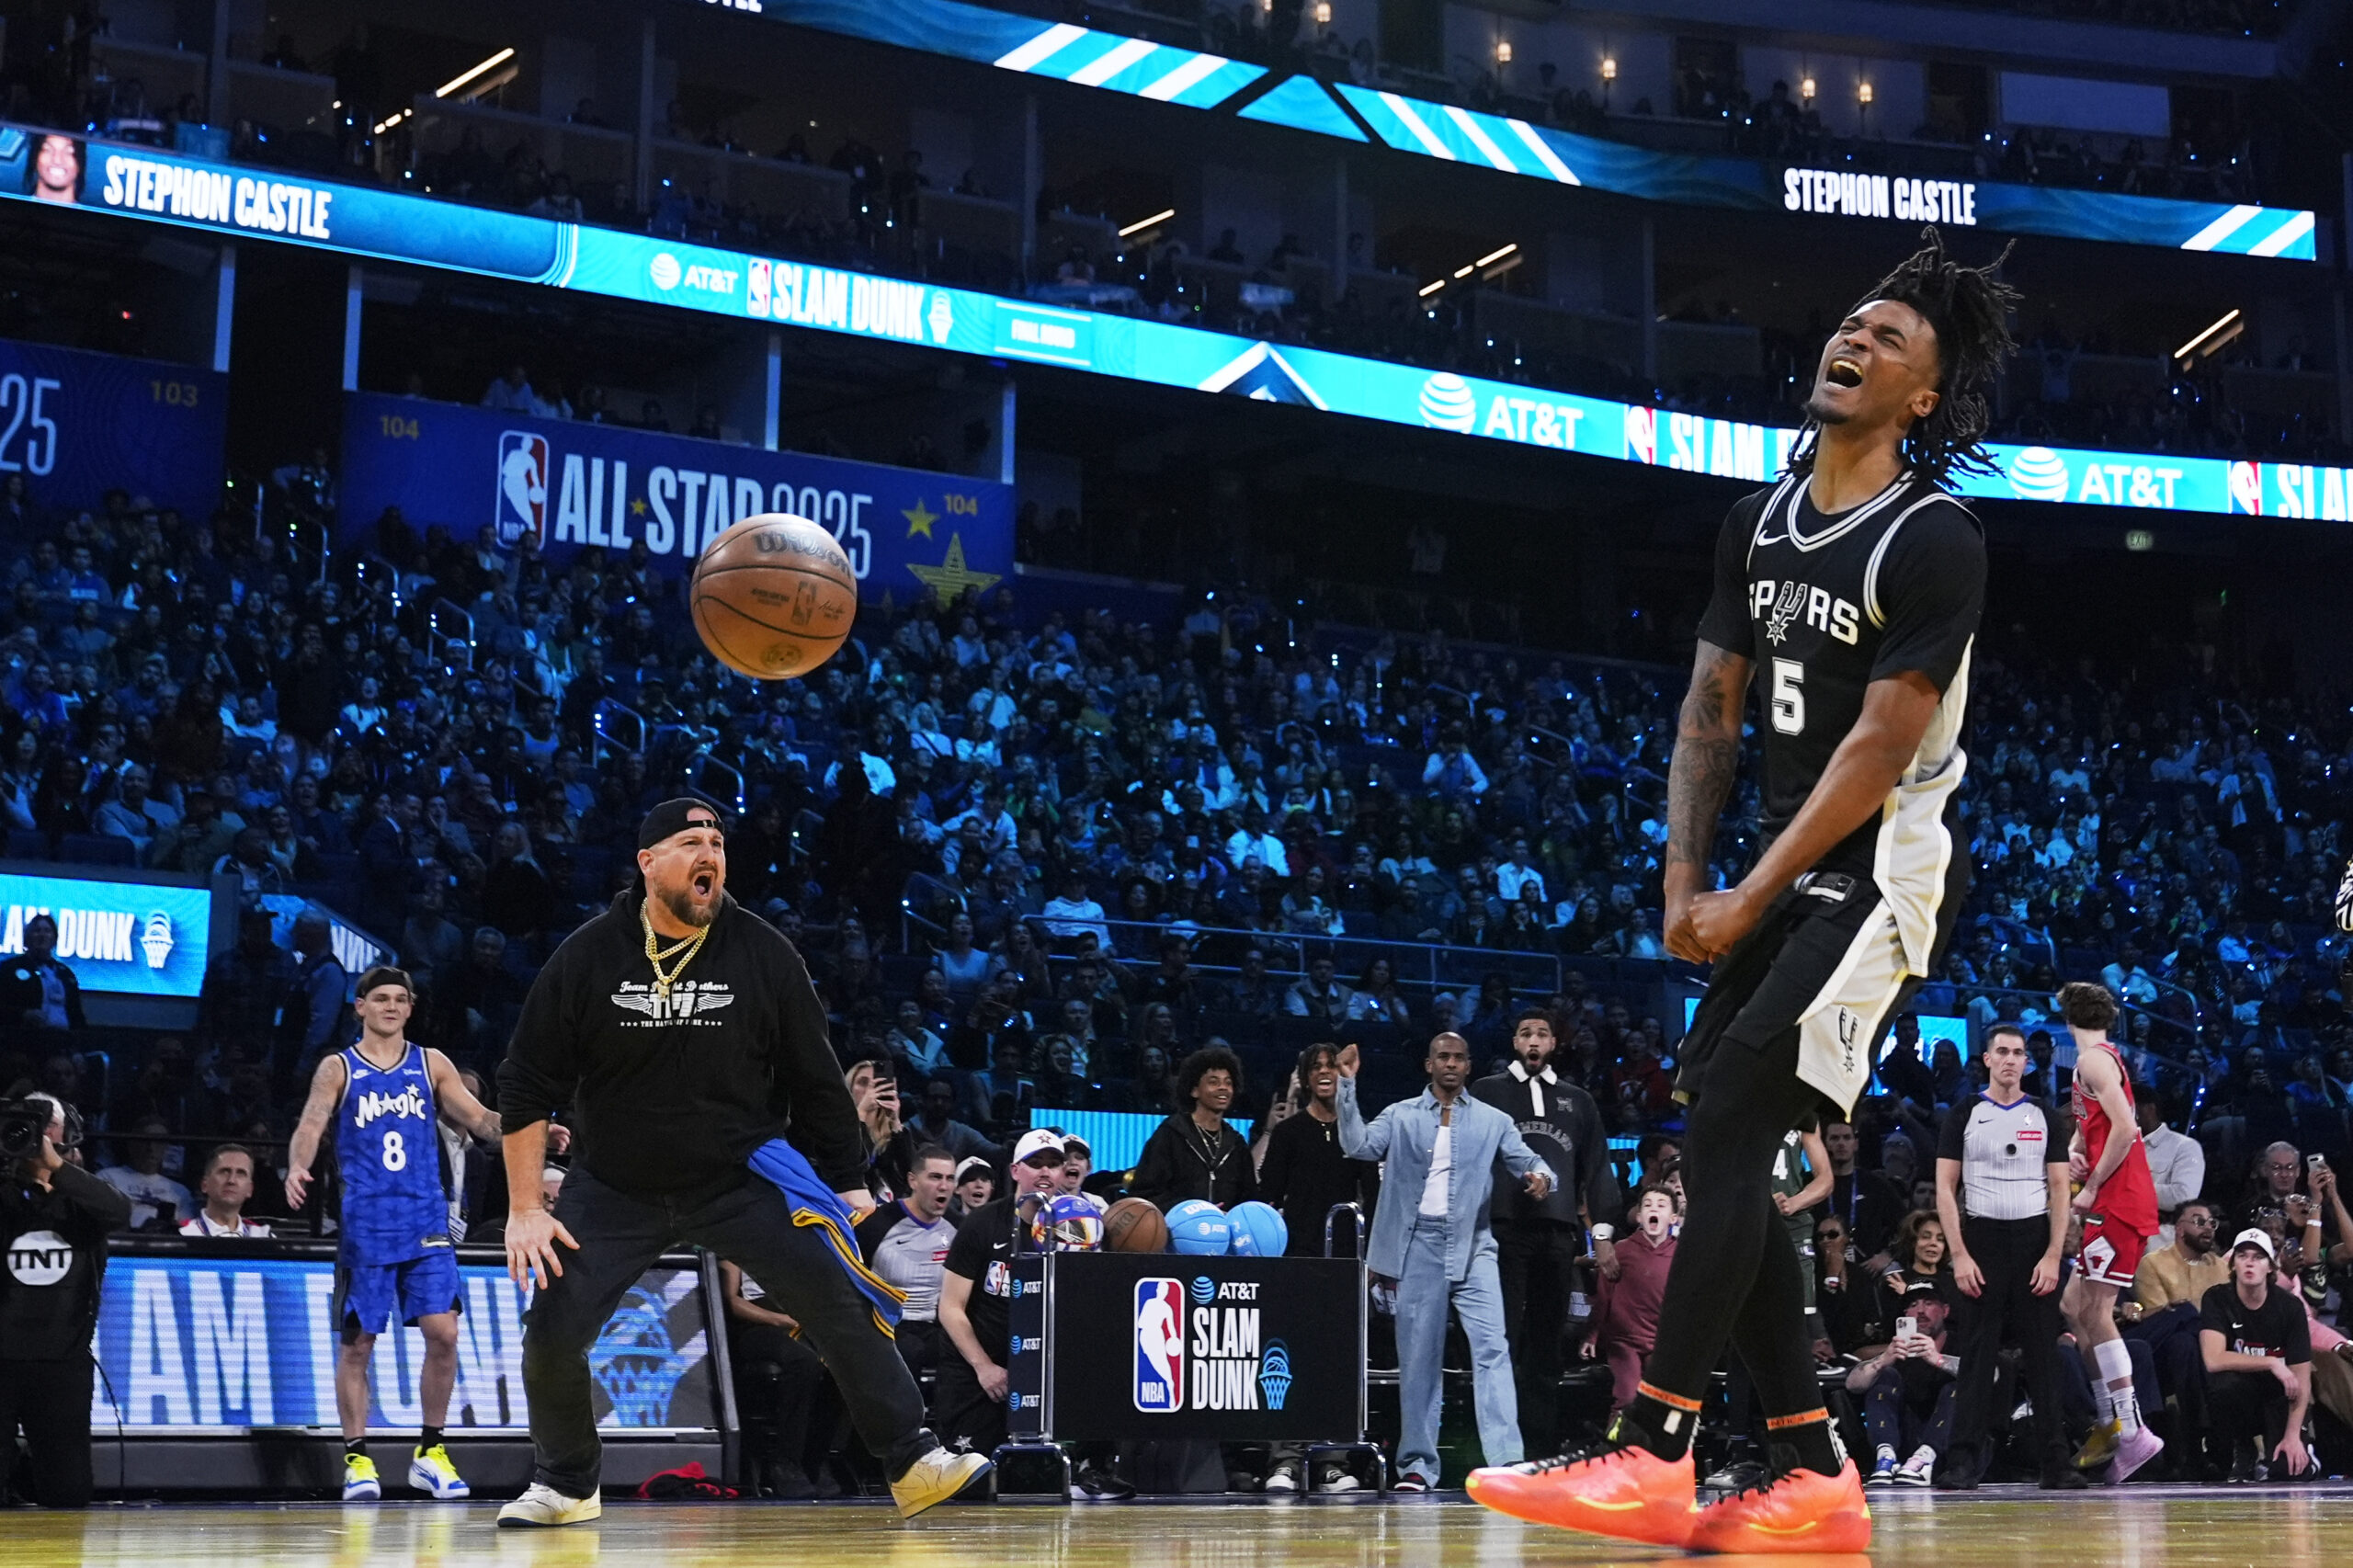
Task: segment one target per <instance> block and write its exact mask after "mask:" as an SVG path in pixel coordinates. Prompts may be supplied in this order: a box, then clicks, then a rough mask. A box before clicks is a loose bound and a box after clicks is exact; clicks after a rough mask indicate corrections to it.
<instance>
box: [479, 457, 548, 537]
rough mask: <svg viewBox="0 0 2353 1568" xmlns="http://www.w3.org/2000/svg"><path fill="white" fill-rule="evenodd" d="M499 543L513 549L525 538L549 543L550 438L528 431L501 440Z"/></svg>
mask: <svg viewBox="0 0 2353 1568" xmlns="http://www.w3.org/2000/svg"><path fill="white" fill-rule="evenodd" d="M492 516H494V517H496V518H497V519H498V542H499V543H501V544H503V545H510V546H511V545H513V544H514V543H515V542H516V541H517V540H519V539H521V538H522V537H523V536H524V535H525V534H527V533H531V534H537V535H539V536H540V542H541V543H545V542H546V540H547V537H548V534H547V524H548V438H547V437H545V436H535V435H533V434H532V433H531V432H530V431H529V430H503V431H501V432H500V433H499V437H498V496H497V499H496V501H495V502H494V503H493V509H492Z"/></svg>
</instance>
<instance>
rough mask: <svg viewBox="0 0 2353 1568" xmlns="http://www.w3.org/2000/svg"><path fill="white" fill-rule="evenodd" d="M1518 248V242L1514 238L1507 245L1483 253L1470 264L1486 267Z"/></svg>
mask: <svg viewBox="0 0 2353 1568" xmlns="http://www.w3.org/2000/svg"><path fill="white" fill-rule="evenodd" d="M1518 248H1519V242H1518V240H1514V241H1512V243H1511V244H1507V245H1506V246H1504V247H1503V248H1502V249H1501V250H1491V251H1489V252H1488V253H1487V254H1486V255H1484V256H1481V257H1480V258H1479V259H1478V260H1476V261H1474V262H1472V264H1471V265H1472V266H1473V267H1486V266H1488V265H1490V264H1491V263H1494V262H1498V261H1501V260H1503V258H1504V257H1506V256H1509V255H1510V254H1511V253H1512V252H1514V251H1516V250H1518Z"/></svg>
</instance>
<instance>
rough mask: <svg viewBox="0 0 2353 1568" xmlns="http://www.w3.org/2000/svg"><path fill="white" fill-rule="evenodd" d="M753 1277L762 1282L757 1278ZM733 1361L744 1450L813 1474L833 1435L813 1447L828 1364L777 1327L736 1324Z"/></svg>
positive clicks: (731, 1332)
mask: <svg viewBox="0 0 2353 1568" xmlns="http://www.w3.org/2000/svg"><path fill="white" fill-rule="evenodd" d="M754 1278H757V1276H755V1277H754ZM727 1351H728V1358H729V1359H730V1360H732V1361H733V1363H734V1367H735V1403H736V1407H737V1408H738V1409H739V1410H741V1411H742V1412H743V1415H744V1437H745V1447H746V1448H747V1449H752V1450H754V1451H755V1453H756V1457H758V1458H760V1459H780V1460H790V1461H791V1462H792V1463H793V1464H796V1465H799V1466H801V1468H802V1469H804V1470H809V1471H814V1467H815V1466H817V1465H820V1464H823V1463H824V1459H825V1453H826V1447H825V1443H826V1440H827V1439H830V1438H831V1437H832V1435H833V1434H832V1433H831V1432H823V1433H818V1434H817V1435H816V1436H817V1437H818V1441H817V1442H816V1443H815V1444H813V1443H812V1442H811V1441H810V1437H811V1419H812V1417H813V1415H814V1414H815V1412H816V1410H817V1408H818V1406H819V1404H820V1403H822V1400H821V1397H820V1395H821V1391H822V1390H823V1388H824V1381H825V1364H824V1362H823V1361H822V1360H820V1359H818V1357H817V1352H816V1351H814V1350H813V1349H811V1348H810V1347H809V1346H807V1345H805V1344H803V1343H802V1342H801V1341H800V1340H798V1339H795V1338H793V1337H792V1335H790V1333H788V1332H787V1331H786V1330H784V1329H782V1328H779V1327H778V1326H777V1325H776V1324H772V1323H745V1322H740V1321H736V1322H731V1323H730V1324H728V1330H727Z"/></svg>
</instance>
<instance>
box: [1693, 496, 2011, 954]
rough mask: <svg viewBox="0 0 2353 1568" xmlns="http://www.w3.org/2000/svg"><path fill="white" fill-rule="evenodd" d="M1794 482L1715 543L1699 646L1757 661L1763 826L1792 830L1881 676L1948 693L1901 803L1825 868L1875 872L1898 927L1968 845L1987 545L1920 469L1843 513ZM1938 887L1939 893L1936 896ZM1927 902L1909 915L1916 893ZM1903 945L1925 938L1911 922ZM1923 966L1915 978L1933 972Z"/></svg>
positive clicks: (1901, 791) (1864, 828) (1737, 506)
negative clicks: (1968, 714)
mask: <svg viewBox="0 0 2353 1568" xmlns="http://www.w3.org/2000/svg"><path fill="white" fill-rule="evenodd" d="M1807 489H1808V487H1807V485H1806V483H1805V482H1804V481H1803V480H1801V479H1798V478H1796V477H1793V476H1792V477H1786V478H1784V479H1782V480H1781V482H1780V483H1778V484H1776V485H1774V486H1773V487H1772V488H1771V489H1769V490H1763V491H1758V492H1756V494H1751V495H1747V496H1744V497H1743V498H1742V499H1741V500H1739V501H1738V502H1736V503H1734V504H1733V508H1732V512H1731V514H1730V515H1729V516H1728V517H1725V519H1724V526H1723V532H1722V534H1721V535H1720V536H1719V537H1718V539H1717V541H1716V580H1715V591H1714V594H1713V596H1712V597H1711V598H1710V600H1709V604H1708V612H1707V614H1706V616H1705V617H1704V618H1702V619H1701V620H1700V622H1699V637H1700V639H1701V641H1703V642H1711V643H1713V644H1715V645H1716V646H1717V647H1719V648H1722V649H1723V650H1724V651H1725V652H1727V653H1737V654H1739V655H1741V656H1742V657H1743V658H1745V659H1747V660H1749V661H1750V662H1751V663H1752V664H1754V665H1755V666H1756V676H1755V684H1756V686H1757V687H1759V688H1761V695H1762V698H1763V711H1762V715H1761V722H1760V725H1759V728H1760V730H1761V731H1762V733H1763V736H1764V742H1765V777H1764V780H1763V783H1764V829H1765V834H1766V836H1767V838H1768V840H1770V839H1771V838H1773V837H1774V836H1776V835H1779V833H1780V832H1781V830H1782V829H1784V828H1786V827H1788V826H1789V824H1790V819H1791V818H1792V817H1794V816H1796V815H1797V813H1798V808H1799V807H1801V806H1802V805H1804V804H1805V801H1806V797H1807V796H1809V795H1811V794H1812V793H1813V787H1814V786H1815V785H1816V784H1817V783H1819V782H1820V781H1821V779H1822V775H1823V772H1824V769H1825V768H1827V767H1829V765H1830V756H1831V753H1833V752H1835V751H1836V750H1837V748H1838V744H1839V743H1840V742H1841V741H1843V740H1845V739H1846V738H1847V732H1848V731H1849V730H1851V729H1853V728H1854V726H1855V722H1856V720H1857V719H1859V717H1860V716H1861V714H1862V710H1863V691H1864V688H1865V687H1868V686H1870V683H1871V682H1872V681H1874V680H1879V679H1881V678H1883V677H1885V676H1893V675H1899V674H1902V673H1903V672H1904V671H1907V670H1916V671H1918V672H1919V673H1920V674H1921V675H1924V676H1927V678H1928V679H1929V680H1930V681H1932V682H1934V683H1935V685H1936V686H1937V687H1938V690H1940V691H1942V692H1943V693H1944V701H1943V703H1942V704H1941V705H1940V706H1939V708H1938V711H1937V716H1936V717H1935V718H1934V719H1933V720H1931V721H1930V722H1929V725H1928V732H1927V735H1926V736H1924V737H1923V738H1922V740H1921V743H1920V749H1919V752H1918V754H1917V755H1916V756H1915V758H1914V760H1913V763H1912V766H1911V767H1908V768H1906V769H1905V770H1904V777H1903V778H1902V780H1901V781H1899V783H1898V784H1897V787H1896V789H1895V790H1894V791H1893V794H1892V795H1891V796H1890V800H1889V810H1887V811H1885V812H1881V814H1880V815H1879V816H1877V817H1874V818H1872V819H1871V820H1870V821H1867V822H1865V823H1864V824H1862V825H1861V826H1860V827H1859V828H1857V829H1856V830H1855V831H1854V832H1853V833H1852V834H1851V835H1848V836H1847V838H1846V839H1845V840H1844V841H1842V842H1841V843H1839V844H1838V845H1837V846H1836V847H1834V848H1833V849H1831V851H1830V852H1829V853H1828V854H1826V855H1824V857H1823V858H1821V859H1820V860H1819V861H1817V862H1816V867H1817V869H1825V870H1839V871H1845V872H1848V873H1851V874H1857V875H1863V876H1872V877H1876V878H1877V880H1878V881H1879V884H1880V887H1881V892H1884V893H1886V894H1887V896H1888V898H1889V900H1890V902H1891V903H1893V904H1894V905H1895V909H1896V914H1897V915H1898V919H1899V923H1900V924H1904V925H1906V926H1910V925H1912V924H1914V920H1907V919H1906V918H1905V917H1906V915H1911V916H1914V917H1915V920H1916V919H1917V918H1918V917H1921V916H1926V917H1927V918H1928V919H1929V923H1930V924H1933V923H1934V920H1933V916H1934V915H1935V914H1936V905H1937V904H1938V903H1942V902H1943V899H1942V896H1941V892H1942V889H1943V885H1944V883H1945V881H1946V878H1947V873H1948V871H1949V869H1952V862H1953V861H1955V860H1956V859H1958V860H1959V861H1960V862H1961V867H1960V868H1959V869H1960V870H1961V873H1962V874H1966V860H1967V848H1966V843H1965V841H1961V840H1958V839H1957V838H1956V836H1955V835H1954V834H1953V832H1952V831H1951V829H1952V828H1953V826H1954V825H1955V824H1952V823H1949V822H1946V821H1944V818H1945V815H1946V810H1947V808H1948V807H1949V806H1951V805H1952V804H1953V803H1954V801H1955V799H1956V791H1957V790H1958V786H1959V784H1960V781H1961V768H1962V767H1963V766H1964V765H1965V758H1963V756H1961V747H1960V738H1961V716H1962V712H1963V710H1964V709H1965V708H1966V706H1967V703H1968V699H1969V651H1970V644H1971V642H1972V641H1973V640H1974V638H1975V636H1976V634H1977V619H1978V616H1979V613H1980V612H1981V611H1982V610H1983V608H1984V602H1985V540H1984V533H1983V531H1982V530H1981V529H1980V528H1979V527H1978V523H1977V519H1976V517H1973V516H1972V515H1971V513H1970V512H1969V510H1968V508H1966V507H1965V506H1962V505H1961V503H1960V502H1958V501H1956V500H1955V499H1953V497H1952V496H1950V495H1949V494H1946V493H1945V492H1943V491H1941V490H1938V488H1936V487H1935V486H1934V485H1932V484H1929V483H1926V482H1924V481H1922V480H1918V479H1915V478H1914V477H1913V476H1912V475H1910V474H1909V473H1906V474H1905V475H1904V476H1903V477H1901V478H1899V479H1897V480H1896V481H1895V483H1893V484H1891V485H1889V486H1888V487H1887V488H1886V489H1885V490H1882V491H1881V492H1880V493H1879V494H1877V495H1874V496H1873V497H1871V498H1870V500H1868V501H1866V502H1864V503H1862V504H1861V505H1860V506H1854V507H1851V508H1849V509H1848V510H1847V511H1845V512H1841V513H1838V514H1836V516H1827V517H1826V516H1824V514H1822V513H1821V512H1819V511H1816V510H1815V509H1814V506H1813V500H1812V498H1811V497H1810V496H1809V494H1807ZM1932 885H1933V888H1934V889H1935V890H1936V891H1931V890H1932ZM1907 888H1908V889H1909V890H1910V891H1911V892H1912V894H1913V895H1914V896H1915V898H1924V899H1926V900H1927V908H1926V909H1917V908H1915V909H1910V910H1907V909H1906V907H1905V904H1906V895H1905V890H1906V889H1907ZM1904 935H1905V938H1906V941H1905V945H1906V947H1907V948H1909V947H1911V946H1912V945H1913V938H1914V936H1915V933H1914V931H1913V930H1911V929H1907V930H1906V931H1905V933H1904ZM1917 956H1918V957H1919V958H1920V959H1921V960H1923V961H1922V962H1921V963H1920V964H1918V965H1915V969H1914V972H1915V973H1924V972H1926V967H1925V959H1926V956H1927V949H1926V946H1925V945H1923V946H1922V948H1921V949H1920V952H1919V954H1918V955H1917Z"/></svg>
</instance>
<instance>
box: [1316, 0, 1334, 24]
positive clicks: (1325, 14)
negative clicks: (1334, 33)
mask: <svg viewBox="0 0 2353 1568" xmlns="http://www.w3.org/2000/svg"><path fill="white" fill-rule="evenodd" d="M1315 25H1316V26H1317V27H1319V28H1328V27H1330V26H1331V25H1332V0H1315Z"/></svg>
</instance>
